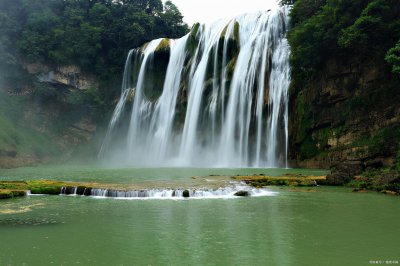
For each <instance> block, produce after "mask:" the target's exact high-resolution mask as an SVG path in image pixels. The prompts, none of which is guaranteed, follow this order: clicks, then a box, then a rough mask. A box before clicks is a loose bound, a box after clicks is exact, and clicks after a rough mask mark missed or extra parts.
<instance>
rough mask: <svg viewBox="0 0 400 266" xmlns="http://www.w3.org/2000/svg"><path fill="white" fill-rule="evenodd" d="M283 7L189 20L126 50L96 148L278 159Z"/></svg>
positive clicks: (160, 162) (121, 159)
mask: <svg viewBox="0 0 400 266" xmlns="http://www.w3.org/2000/svg"><path fill="white" fill-rule="evenodd" d="M288 11H289V8H288V7H286V6H284V7H279V8H276V9H273V10H270V11H268V12H258V13H255V14H245V15H242V16H239V17H237V18H235V19H232V20H230V21H224V20H220V21H217V22H215V23H213V24H211V25H199V24H195V25H194V26H193V27H192V29H191V31H190V33H188V34H187V35H186V36H184V37H182V38H180V39H177V40H170V39H158V40H154V41H151V42H150V43H148V44H146V45H144V46H143V47H140V48H137V49H134V50H132V51H130V52H129V54H128V58H127V61H126V64H125V71H124V78H123V84H122V92H121V97H120V99H119V102H118V104H117V106H116V108H115V110H114V113H113V116H112V118H111V121H110V124H109V128H108V131H107V135H106V137H105V139H104V141H103V145H102V148H101V151H100V153H99V157H100V158H101V159H102V160H103V162H107V163H111V164H122V165H129V166H206V167H287V149H288V88H289V83H290V68H289V63H288V61H289V52H290V51H289V46H288V43H287V40H286V30H287V27H288Z"/></svg>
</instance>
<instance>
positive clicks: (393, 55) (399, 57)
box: [385, 41, 400, 74]
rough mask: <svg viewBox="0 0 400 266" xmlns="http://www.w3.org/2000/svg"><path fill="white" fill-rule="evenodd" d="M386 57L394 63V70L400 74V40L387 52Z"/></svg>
mask: <svg viewBox="0 0 400 266" xmlns="http://www.w3.org/2000/svg"><path fill="white" fill-rule="evenodd" d="M385 59H386V61H387V62H388V63H390V64H392V66H393V68H392V72H393V73H397V74H400V41H399V42H398V43H397V44H396V46H395V47H393V48H391V49H390V50H389V51H388V52H387V54H386V58H385Z"/></svg>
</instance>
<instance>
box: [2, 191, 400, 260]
mask: <svg viewBox="0 0 400 266" xmlns="http://www.w3.org/2000/svg"><path fill="white" fill-rule="evenodd" d="M273 190H274V191H277V192H278V193H277V194H275V196H267V197H258V198H240V199H204V200H190V199H189V200H118V199H94V198H90V197H81V196H78V197H71V196H32V197H28V198H19V199H12V200H3V201H1V203H0V236H1V241H0V250H1V252H0V265H7V264H11V265H23V264H24V263H26V264H28V265H49V264H54V265H71V264H82V265H307V266H310V265H369V261H370V260H397V261H399V260H400V246H399V245H398V239H399V237H400V229H399V226H398V221H399V220H400V212H399V198H398V197H394V196H387V195H380V194H378V193H352V192H351V191H350V190H347V189H338V188H322V187H319V188H316V189H280V188H273ZM13 211H16V212H19V213H13Z"/></svg>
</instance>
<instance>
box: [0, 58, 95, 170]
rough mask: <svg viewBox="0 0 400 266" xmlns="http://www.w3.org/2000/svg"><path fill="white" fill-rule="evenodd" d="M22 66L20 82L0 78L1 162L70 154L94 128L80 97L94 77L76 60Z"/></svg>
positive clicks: (35, 160)
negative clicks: (69, 63)
mask: <svg viewBox="0 0 400 266" xmlns="http://www.w3.org/2000/svg"><path fill="white" fill-rule="evenodd" d="M21 66H22V67H23V68H24V70H25V75H24V76H23V77H22V76H21V80H23V82H19V83H18V84H17V83H15V84H14V83H13V84H10V83H9V84H0V102H1V106H0V122H1V124H2V127H1V130H0V167H17V166H21V165H32V164H37V163H44V162H54V161H65V160H68V159H70V158H71V157H73V155H74V153H75V151H76V150H77V149H81V148H82V146H85V145H87V144H88V143H90V142H92V141H93V136H94V135H95V133H96V123H95V121H94V117H93V114H92V113H91V111H90V106H89V104H88V103H87V102H85V101H84V100H82V98H83V96H84V94H85V92H86V91H87V90H95V89H96V88H97V87H98V83H97V81H96V79H95V78H94V77H92V76H90V75H86V74H85V73H83V72H82V71H81V70H80V69H79V68H78V67H76V66H51V65H46V64H42V63H22V64H21Z"/></svg>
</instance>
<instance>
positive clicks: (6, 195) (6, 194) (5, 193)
mask: <svg viewBox="0 0 400 266" xmlns="http://www.w3.org/2000/svg"><path fill="white" fill-rule="evenodd" d="M25 195H26V192H25V191H23V190H8V189H0V199H10V198H14V197H23V196H25Z"/></svg>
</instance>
